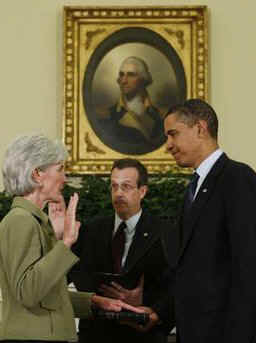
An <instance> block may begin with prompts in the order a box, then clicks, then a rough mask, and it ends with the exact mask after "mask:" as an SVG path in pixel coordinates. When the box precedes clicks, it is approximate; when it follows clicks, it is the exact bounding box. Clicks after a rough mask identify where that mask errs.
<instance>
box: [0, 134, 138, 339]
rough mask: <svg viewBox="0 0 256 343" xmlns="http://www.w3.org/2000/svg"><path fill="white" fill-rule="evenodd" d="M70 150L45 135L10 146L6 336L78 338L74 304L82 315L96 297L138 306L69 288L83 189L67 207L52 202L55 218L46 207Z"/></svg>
mask: <svg viewBox="0 0 256 343" xmlns="http://www.w3.org/2000/svg"><path fill="white" fill-rule="evenodd" d="M66 158H67V152H66V150H65V147H64V146H63V145H62V143H60V142H55V141H51V140H49V139H48V138H46V137H45V136H43V135H34V136H23V137H20V138H18V139H16V140H15V141H14V142H13V143H12V144H11V145H10V147H9V148H8V150H7V152H6V155H5V159H4V162H3V181H4V186H5V189H6V191H7V192H8V193H10V194H12V195H15V198H14V200H13V204H12V207H11V210H10V211H9V213H8V214H7V215H6V216H5V218H4V219H3V220H2V222H1V224H0V286H1V289H2V297H3V313H2V315H3V319H2V325H1V328H0V340H2V341H3V340H6V341H7V340H8V341H10V340H11V341H29V342H31V341H52V342H53V341H63V342H67V341H76V340H77V336H76V329H75V322H74V313H73V308H74V311H75V313H76V314H77V315H79V316H80V317H81V316H83V317H90V316H92V311H91V306H92V305H94V306H98V307H100V308H103V309H105V310H114V311H120V310H121V309H122V308H125V309H128V310H135V311H136V312H139V310H136V309H135V308H133V307H131V306H129V305H127V304H125V303H123V302H122V301H120V300H115V299H109V298H104V297H100V296H97V295H95V294H91V293H83V292H68V290H67V287H66V273H67V272H68V271H69V269H70V268H71V267H72V266H73V265H74V264H75V263H76V262H77V260H78V258H77V257H76V256H75V255H74V254H73V253H72V252H71V250H70V247H71V246H72V244H73V243H74V242H75V241H76V239H77V236H78V231H79V226H80V223H79V222H77V221H76V219H75V213H76V206H77V202H78V196H77V194H74V195H73V196H72V197H71V199H70V201H69V205H68V208H67V211H66V212H64V211H63V208H61V206H60V207H59V208H58V205H51V206H50V213H51V215H52V225H51V224H50V222H49V219H48V216H47V215H46V213H45V212H43V208H44V207H45V205H46V204H47V203H48V202H49V203H58V202H60V200H61V199H62V196H61V190H62V188H63V186H64V183H65V174H64V161H65V160H66ZM58 213H60V215H59V214H58ZM63 213H64V215H63ZM72 305H73V307H72Z"/></svg>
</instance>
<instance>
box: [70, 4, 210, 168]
mask: <svg viewBox="0 0 256 343" xmlns="http://www.w3.org/2000/svg"><path fill="white" fill-rule="evenodd" d="M207 32H208V30H207V8H206V7H205V6H180V7H133V8H129V7H77V6H75V7H74V6H66V7H64V119H63V139H64V142H65V144H66V146H67V148H68V151H69V153H70V157H69V160H68V162H67V166H66V170H67V172H68V173H75V174H107V173H109V172H110V169H111V166H112V163H113V161H114V160H116V159H119V158H124V157H132V158H136V159H138V160H140V161H141V162H142V163H143V164H144V165H145V166H146V167H147V169H148V171H149V173H159V172H160V171H161V172H165V171H169V170H173V171H176V170H177V171H178V170H179V168H178V167H177V166H176V164H175V161H174V160H173V159H172V157H171V156H170V154H169V153H168V152H167V151H166V148H165V136H164V131H163V118H164V116H165V114H166V113H167V111H168V108H169V107H171V106H173V105H175V104H177V103H180V102H183V101H184V100H185V99H187V98H192V97H194V98H201V99H204V100H207V94H208V93H207V92H208V79H207V78H208V40H207V34H208V33H207Z"/></svg>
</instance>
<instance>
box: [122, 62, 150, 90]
mask: <svg viewBox="0 0 256 343" xmlns="http://www.w3.org/2000/svg"><path fill="white" fill-rule="evenodd" d="M128 63H131V64H133V65H134V66H135V67H136V69H137V72H138V74H139V76H140V77H141V78H142V79H143V81H144V86H145V87H147V86H149V85H151V83H152V82H153V80H152V75H151V73H150V71H149V69H148V66H147V64H146V62H145V61H144V60H143V59H142V58H140V57H136V56H130V57H127V58H126V59H125V60H124V61H123V62H122V64H121V67H120V69H122V67H123V66H124V65H125V64H128Z"/></svg>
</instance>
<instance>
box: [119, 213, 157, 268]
mask: <svg viewBox="0 0 256 343" xmlns="http://www.w3.org/2000/svg"><path fill="white" fill-rule="evenodd" d="M135 230H136V231H135V234H134V237H133V240H132V244H131V246H130V248H129V252H128V256H127V258H126V261H125V265H124V268H123V270H124V272H127V271H129V270H131V269H132V267H133V266H134V265H135V264H136V263H137V261H138V260H139V259H140V258H141V257H142V256H143V255H144V253H145V252H146V251H147V250H148V248H149V247H150V246H151V245H152V244H153V242H155V240H156V239H157V238H158V237H159V234H160V230H158V228H156V227H154V226H152V221H151V220H150V216H148V215H147V214H145V213H144V212H142V215H141V217H140V219H139V221H138V223H137V225H136V229H135Z"/></svg>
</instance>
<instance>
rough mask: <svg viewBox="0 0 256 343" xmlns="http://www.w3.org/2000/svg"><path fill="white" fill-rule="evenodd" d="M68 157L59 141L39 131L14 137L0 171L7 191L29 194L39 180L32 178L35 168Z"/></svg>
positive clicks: (43, 168) (46, 165)
mask: <svg viewBox="0 0 256 343" xmlns="http://www.w3.org/2000/svg"><path fill="white" fill-rule="evenodd" d="M67 157H68V153H67V150H66V147H65V146H64V144H63V143H62V142H61V141H58V140H50V139H49V138H47V137H46V136H44V135H42V134H35V135H32V136H21V137H18V138H16V139H15V140H14V141H13V142H12V143H11V144H10V145H9V147H8V148H7V150H6V153H5V156H4V161H3V167H2V173H3V183H4V187H5V190H6V192H8V193H9V194H11V195H25V194H29V193H31V192H32V191H33V190H34V189H35V188H36V187H38V186H39V185H38V183H36V182H35V181H34V180H33V178H32V173H33V171H34V170H35V169H36V168H39V169H41V170H45V169H46V168H47V167H49V166H50V165H53V164H56V163H60V162H64V161H65V160H66V159H67Z"/></svg>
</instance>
